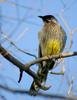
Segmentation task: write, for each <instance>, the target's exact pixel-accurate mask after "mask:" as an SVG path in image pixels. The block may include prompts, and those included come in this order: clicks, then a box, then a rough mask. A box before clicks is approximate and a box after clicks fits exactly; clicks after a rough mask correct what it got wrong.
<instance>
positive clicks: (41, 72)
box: [30, 60, 55, 96]
mask: <svg viewBox="0 0 77 100" xmlns="http://www.w3.org/2000/svg"><path fill="white" fill-rule="evenodd" d="M54 64H55V60H52V61H47V62H46V64H45V66H41V67H39V69H38V72H37V75H38V76H39V81H40V83H41V84H42V83H45V82H46V79H47V75H48V72H49V70H51V69H52V68H53V66H54ZM39 89H40V87H39V86H38V85H37V84H36V83H35V81H33V83H32V85H31V88H30V94H31V95H34V96H35V95H37V94H38V91H39Z"/></svg>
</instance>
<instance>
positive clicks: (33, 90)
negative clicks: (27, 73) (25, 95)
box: [30, 81, 40, 96]
mask: <svg viewBox="0 0 77 100" xmlns="http://www.w3.org/2000/svg"><path fill="white" fill-rule="evenodd" d="M39 89H40V88H39V86H38V85H37V84H36V83H35V81H33V83H32V85H31V88H30V95H34V96H36V95H37V94H38V91H39Z"/></svg>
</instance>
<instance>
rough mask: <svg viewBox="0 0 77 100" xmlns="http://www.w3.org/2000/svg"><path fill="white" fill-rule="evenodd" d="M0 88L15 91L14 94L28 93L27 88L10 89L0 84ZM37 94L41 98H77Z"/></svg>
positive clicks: (70, 99)
mask: <svg viewBox="0 0 77 100" xmlns="http://www.w3.org/2000/svg"><path fill="white" fill-rule="evenodd" d="M0 89H3V90H5V91H8V92H11V93H15V94H27V95H30V93H29V91H27V90H19V89H12V88H8V87H6V86H3V85H0ZM37 96H40V97H43V98H54V99H59V100H60V99H61V100H77V97H68V96H63V95H57V94H44V93H38V95H37Z"/></svg>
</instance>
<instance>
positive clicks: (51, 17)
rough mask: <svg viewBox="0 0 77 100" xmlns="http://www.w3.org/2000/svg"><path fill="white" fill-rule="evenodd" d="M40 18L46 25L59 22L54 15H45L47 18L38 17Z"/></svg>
mask: <svg viewBox="0 0 77 100" xmlns="http://www.w3.org/2000/svg"><path fill="white" fill-rule="evenodd" d="M38 17H40V18H41V19H42V20H43V21H44V22H46V23H50V22H55V23H56V22H57V19H56V18H55V17H54V16H53V15H45V16H38Z"/></svg>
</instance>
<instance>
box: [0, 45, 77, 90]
mask: <svg viewBox="0 0 77 100" xmlns="http://www.w3.org/2000/svg"><path fill="white" fill-rule="evenodd" d="M0 52H1V55H2V56H3V57H4V58H6V59H7V60H8V61H10V62H11V63H13V64H14V65H16V66H17V67H18V68H19V69H20V70H23V71H25V72H26V73H28V74H29V75H30V76H32V77H33V78H34V80H35V81H36V83H37V84H38V86H39V87H40V88H41V89H43V90H44V88H47V87H46V86H42V85H41V83H40V82H39V77H38V75H37V74H36V73H35V72H33V71H32V70H31V69H30V67H31V66H32V65H34V64H37V63H40V62H42V61H47V60H51V59H60V58H66V57H71V56H77V52H73V53H62V54H58V55H53V56H50V57H47V56H46V57H42V58H38V59H36V60H33V61H31V62H29V63H27V64H25V65H24V64H23V63H21V62H20V61H19V60H18V59H16V58H15V57H13V56H12V55H11V54H10V53H9V52H8V51H7V50H5V49H4V48H3V47H2V46H1V45H0Z"/></svg>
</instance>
